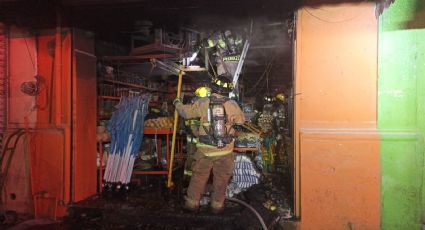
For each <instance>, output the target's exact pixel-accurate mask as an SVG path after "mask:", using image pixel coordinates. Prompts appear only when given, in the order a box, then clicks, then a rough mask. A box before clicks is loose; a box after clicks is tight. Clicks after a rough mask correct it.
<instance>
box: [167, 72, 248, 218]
mask: <svg viewBox="0 0 425 230" xmlns="http://www.w3.org/2000/svg"><path fill="white" fill-rule="evenodd" d="M215 83H216V84H212V86H213V87H212V88H213V91H214V92H215V93H211V90H210V89H209V88H206V87H203V88H199V89H198V90H197V91H196V93H197V94H199V97H200V98H199V99H198V100H196V101H195V102H194V103H191V104H183V103H182V102H181V100H180V99H179V98H177V99H175V100H174V103H173V104H174V105H175V107H176V110H177V111H178V113H179V114H180V116H182V117H183V118H185V119H193V118H199V119H200V124H199V127H198V132H197V133H198V137H197V139H198V141H197V144H196V148H197V149H196V153H195V156H194V163H193V168H192V177H191V180H190V183H189V188H188V191H187V197H186V201H185V209H187V210H190V211H197V210H198V209H199V201H200V199H201V196H202V194H203V193H204V191H205V186H206V183H207V181H208V178H209V176H210V172H211V170H212V172H213V184H212V189H213V191H212V195H211V203H210V208H211V211H212V212H213V213H220V212H221V211H223V210H224V199H225V193H226V188H227V185H228V182H229V179H230V177H231V176H232V172H233V167H234V157H233V147H234V138H233V135H234V132H235V131H234V129H233V128H232V126H233V125H235V124H238V125H241V124H243V123H244V122H245V117H244V114H243V112H242V110H241V109H240V107H239V106H238V104H237V103H236V102H235V101H234V100H231V99H229V98H227V97H226V96H224V95H223V94H228V93H229V92H230V90H231V83H230V81H228V80H225V79H218V80H216V81H215Z"/></svg>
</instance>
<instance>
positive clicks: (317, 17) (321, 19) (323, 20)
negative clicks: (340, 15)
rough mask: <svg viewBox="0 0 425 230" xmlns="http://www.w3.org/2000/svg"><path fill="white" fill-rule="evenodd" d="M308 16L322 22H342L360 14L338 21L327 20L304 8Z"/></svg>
mask: <svg viewBox="0 0 425 230" xmlns="http://www.w3.org/2000/svg"><path fill="white" fill-rule="evenodd" d="M304 10H305V11H306V12H307V13H308V14H309V15H310V16H312V17H313V18H316V19H317V20H319V21H322V22H326V23H343V22H349V21H352V20H354V19H356V18H358V17H359V16H360V14H358V15H356V16H354V17H351V18H348V19H344V20H340V21H328V20H326V19H323V18H320V17H319V16H316V15H314V14H313V13H312V12H310V11H309V10H308V9H304Z"/></svg>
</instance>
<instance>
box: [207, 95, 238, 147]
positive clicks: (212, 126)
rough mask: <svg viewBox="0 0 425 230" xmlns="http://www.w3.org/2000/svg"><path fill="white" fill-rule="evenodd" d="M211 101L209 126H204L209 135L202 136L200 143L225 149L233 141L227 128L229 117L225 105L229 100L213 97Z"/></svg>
mask: <svg viewBox="0 0 425 230" xmlns="http://www.w3.org/2000/svg"><path fill="white" fill-rule="evenodd" d="M209 99H210V103H209V107H208V124H202V128H203V129H204V131H205V133H206V134H207V135H204V136H200V137H199V141H200V142H201V143H204V144H207V145H213V146H217V148H223V147H224V146H225V145H226V144H229V143H230V142H231V141H232V137H231V136H230V135H229V132H228V131H229V130H227V127H226V123H227V116H226V109H225V108H224V103H225V102H226V101H228V100H229V99H228V98H225V97H223V98H218V97H215V96H211V97H210V98H209Z"/></svg>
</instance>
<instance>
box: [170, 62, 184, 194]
mask: <svg viewBox="0 0 425 230" xmlns="http://www.w3.org/2000/svg"><path fill="white" fill-rule="evenodd" d="M182 81H183V71H181V70H180V71H179V79H178V83H177V98H180V94H181V88H182ZM178 121H179V113H178V112H177V109H176V110H175V111H174V126H173V137H172V139H171V156H170V162H168V181H167V187H168V188H171V186H173V181H172V177H173V161H174V151H175V148H176V135H177V123H178Z"/></svg>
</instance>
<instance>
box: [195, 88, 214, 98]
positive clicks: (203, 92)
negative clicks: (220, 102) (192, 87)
mask: <svg viewBox="0 0 425 230" xmlns="http://www.w3.org/2000/svg"><path fill="white" fill-rule="evenodd" d="M195 95H196V96H198V97H209V96H210V95H211V89H210V88H208V87H205V86H201V87H198V88H197V89H196V91H195Z"/></svg>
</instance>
